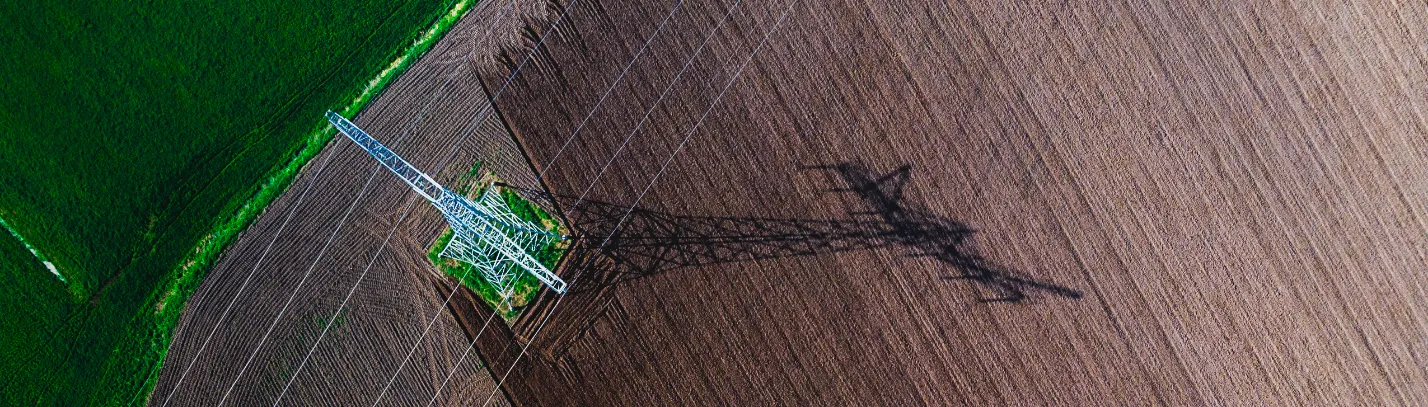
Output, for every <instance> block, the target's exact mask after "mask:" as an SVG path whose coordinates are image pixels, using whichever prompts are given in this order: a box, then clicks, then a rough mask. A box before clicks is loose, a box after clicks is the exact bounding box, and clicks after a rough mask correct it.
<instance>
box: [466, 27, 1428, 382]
mask: <svg viewBox="0 0 1428 407" xmlns="http://www.w3.org/2000/svg"><path fill="white" fill-rule="evenodd" d="M733 3H734V2H733V1H732V0H726V1H715V2H689V3H688V4H685V5H684V6H683V9H682V10H681V11H680V12H679V14H678V15H677V17H675V19H674V20H673V22H672V23H671V25H670V26H669V27H667V28H666V31H665V32H664V33H662V34H661V36H660V37H658V38H656V39H655V40H654V42H653V43H652V45H651V47H650V51H649V54H648V55H646V56H645V57H644V59H643V60H641V61H640V62H638V63H637V64H636V65H635V67H634V68H633V69H632V70H631V72H630V74H629V75H628V76H627V77H625V78H624V80H623V82H621V83H620V84H619V85H618V86H617V87H616V88H615V92H614V94H613V95H612V96H611V97H610V98H609V100H607V101H606V102H604V104H603V105H602V106H601V108H600V110H599V111H597V113H596V115H595V116H594V118H593V120H591V122H590V124H589V125H588V126H587V127H586V128H585V129H584V130H583V132H582V134H581V136H580V137H579V138H578V139H576V141H575V142H574V143H573V144H572V145H571V146H570V147H569V148H567V149H565V150H563V151H562V150H560V149H561V146H562V144H563V143H564V142H565V140H566V138H567V137H568V136H569V134H570V133H571V132H572V130H573V129H574V128H575V127H576V126H577V124H578V123H579V122H580V121H581V119H582V118H583V117H584V116H585V114H586V113H587V112H588V111H590V109H591V108H592V106H594V105H595V104H596V101H597V100H598V99H599V97H600V94H601V91H602V90H603V89H604V88H605V87H606V86H607V85H608V84H609V83H611V82H612V81H613V80H614V78H615V77H616V76H617V74H618V73H619V71H620V69H621V67H623V65H624V64H625V62H627V61H628V60H629V59H630V57H631V56H632V55H633V54H634V53H635V52H636V50H637V49H639V47H640V45H641V43H642V41H643V40H644V38H645V37H646V36H647V35H649V33H650V32H652V31H653V30H654V29H655V26H656V24H657V23H658V22H659V21H660V19H662V18H663V16H664V15H665V12H666V10H667V9H668V8H669V7H670V5H671V4H672V2H661V1H635V2H628V1H626V2H603V1H598V0H586V1H581V2H580V4H578V5H577V6H576V7H575V11H573V12H572V13H571V16H572V20H571V22H570V25H569V26H568V27H566V28H564V31H563V32H560V33H559V35H556V36H555V37H554V38H553V40H551V41H550V42H548V43H547V45H549V47H548V48H546V49H545V50H544V51H543V52H542V53H541V59H540V60H538V61H537V62H538V63H537V64H536V65H535V69H531V70H527V71H526V72H524V73H523V74H522V76H520V78H519V80H518V81H517V83H516V86H515V87H514V88H513V89H512V90H511V92H513V93H512V94H510V95H508V96H509V97H507V96H503V97H502V98H500V99H499V100H497V105H498V106H499V107H500V108H501V110H502V112H503V113H504V114H505V115H506V118H507V119H508V121H509V125H510V126H511V128H512V129H513V130H514V132H515V133H516V134H517V136H518V138H519V139H520V140H521V141H522V143H523V144H524V145H525V146H526V147H527V152H528V153H529V155H530V156H531V158H532V160H533V162H534V163H535V164H536V167H537V168H540V167H544V166H546V165H551V166H552V169H551V171H550V172H549V173H548V174H547V176H548V180H547V181H548V183H549V185H550V186H551V188H552V189H553V191H554V192H555V193H557V194H561V195H570V196H579V195H581V193H582V191H584V190H585V189H586V188H587V186H589V185H591V184H592V182H593V183H594V188H593V192H591V195H590V196H591V197H594V198H598V199H600V200H602V201H609V202H613V203H616V204H630V203H633V202H634V201H635V199H636V197H637V196H638V195H639V192H640V190H641V189H642V188H644V186H645V185H646V184H647V183H649V182H650V181H651V179H652V178H653V177H654V174H655V173H656V172H658V170H659V168H660V166H661V164H662V163H663V161H664V160H665V158H666V157H668V156H669V155H670V154H671V151H673V150H674V148H675V146H676V145H677V144H678V143H679V141H680V139H681V137H682V136H683V134H684V132H685V131H686V130H687V129H688V128H690V126H693V125H694V124H695V121H696V119H697V118H698V117H699V115H700V113H701V112H703V110H704V109H705V108H706V107H707V106H709V105H710V103H711V102H712V101H713V100H714V98H715V96H716V95H717V94H718V92H719V88H720V87H721V86H722V84H723V83H724V81H725V80H727V79H728V77H729V75H730V74H731V73H732V72H733V71H734V70H735V67H736V66H737V65H738V63H739V62H740V61H741V60H742V58H744V57H745V56H747V55H748V53H749V52H750V50H751V49H752V48H753V47H754V46H755V44H757V43H758V42H759V40H760V39H761V38H762V37H763V35H764V33H766V32H768V30H769V29H770V28H771V27H772V25H773V22H774V21H775V20H776V18H777V17H778V13H779V12H780V11H781V10H782V9H783V8H784V6H785V4H787V3H784V2H782V1H779V0H749V1H745V2H742V3H741V4H739V5H738V6H737V8H735V9H734V13H733V17H732V18H731V20H730V22H729V23H726V24H725V26H724V27H722V28H721V29H720V30H719V31H717V32H716V34H715V36H714V37H713V39H712V40H711V42H710V44H709V46H708V48H707V49H706V50H704V52H703V53H702V54H701V55H700V56H699V58H698V59H697V60H695V62H694V63H693V64H692V65H691V68H690V69H691V71H690V72H689V73H687V74H685V75H684V78H683V80H682V81H680V82H679V83H678V84H676V85H675V86H674V87H673V88H672V91H671V92H670V93H669V95H668V96H667V97H666V98H665V100H663V101H661V102H658V105H657V106H655V104H656V100H657V99H658V98H659V96H660V93H661V91H662V90H663V88H664V86H665V84H666V83H668V82H669V81H670V79H671V78H672V77H674V76H675V75H676V74H677V72H678V71H679V69H680V67H681V65H682V64H683V61H684V58H686V57H687V56H689V55H691V54H692V53H694V51H695V49H696V47H697V46H698V44H699V43H700V41H701V40H702V39H703V37H704V35H705V33H706V32H708V30H710V29H711V28H712V27H713V26H714V25H715V23H716V22H717V21H718V20H719V18H720V17H721V16H722V15H723V13H724V10H725V9H727V8H728V7H730V6H731V5H732V4H733ZM1166 3H1168V2H1152V3H1149V4H1142V3H1141V2H1110V3H1104V4H1102V3H1097V4H1077V3H1076V2H1072V3H1065V2H1031V3H1025V2H1010V3H1009V2H980V1H970V2H955V1H954V2H931V3H929V2H920V1H896V0H895V1H838V0H834V1H806V2H803V3H801V4H799V5H798V6H797V7H796V9H795V11H794V12H793V13H792V15H791V17H790V18H789V20H788V22H787V23H786V25H785V26H784V27H783V28H782V29H780V30H779V31H778V32H776V33H774V34H773V38H772V39H771V41H770V43H769V45H768V46H767V48H765V49H764V50H762V51H761V52H760V54H759V55H758V56H757V57H756V58H755V59H754V62H753V63H752V65H751V66H750V67H749V69H748V70H747V71H746V72H744V74H743V77H742V79H741V80H740V81H739V82H737V83H736V84H735V85H734V87H733V89H732V90H731V91H730V94H729V95H728V96H727V97H725V98H724V99H723V100H722V101H721V102H720V104H719V105H718V106H716V107H715V108H714V110H713V111H712V113H711V114H710V116H709V117H708V119H707V120H706V121H704V122H703V123H702V125H701V127H700V128H699V129H698V130H697V132H696V133H695V135H694V139H693V141H691V142H690V143H689V144H688V146H687V148H686V149H685V150H684V151H682V152H681V153H679V156H678V157H677V158H676V160H675V161H674V163H673V165H672V166H671V167H670V168H669V170H668V171H666V172H664V173H663V175H662V177H661V178H659V179H658V182H657V183H656V184H655V185H654V187H653V189H652V190H651V192H650V193H649V194H648V195H647V196H645V197H644V198H643V200H642V202H641V203H640V206H641V207H644V208H647V209H649V210H653V211H660V212H663V213H674V214H682V215H690V216H696V215H697V216H727V217H751V218H759V217H762V218H780V219H833V220H836V219H848V218H850V217H856V216H864V215H856V214H851V213H853V212H860V211H869V210H873V209H870V207H869V205H870V203H869V201H868V200H867V199H862V198H860V197H858V196H854V194H850V193H848V192H829V191H827V190H829V189H832V188H847V187H848V186H849V185H848V184H847V183H846V180H845V179H842V178H840V177H839V176H837V174H833V172H835V171H833V170H832V169H829V168H822V169H818V168H811V166H817V165H829V164H837V163H847V162H861V163H862V164H863V165H865V166H866V167H867V168H869V169H870V170H872V171H874V172H878V173H893V171H894V170H895V169H897V168H899V167H901V166H903V165H910V171H908V172H907V174H908V178H907V182H906V184H905V187H904V188H903V189H902V202H904V205H907V206H908V207H916V208H918V209H917V210H919V211H923V212H920V213H921V214H922V215H925V216H930V217H935V218H938V219H947V220H955V221H957V222H961V223H963V224H965V225H966V226H969V227H971V228H974V229H976V230H978V232H976V233H975V234H973V235H971V237H970V238H969V241H968V242H966V245H967V246H966V250H967V251H968V252H969V253H975V254H977V255H980V256H981V258H982V259H985V260H986V261H987V262H990V263H995V264H997V265H999V267H1002V268H1004V269H1005V270H1010V271H1014V272H1016V273H1019V274H1018V275H1022V276H1025V277H1027V278H1030V279H1034V280H1035V281H1040V282H1045V283H1049V284H1055V285H1059V286H1064V287H1066V288H1068V289H1071V290H1075V291H1077V292H1079V293H1080V294H1081V296H1080V298H1079V299H1077V298H1072V297H1071V296H1067V295H1060V294H1057V293H1055V292H1052V291H1049V290H1042V289H1034V288H1031V289H1027V290H1025V294H1026V295H1027V297H1026V298H1025V300H1024V301H1021V302H1011V303H1008V302H993V303H988V302H981V301H979V299H986V298H988V297H994V296H997V295H998V293H997V290H996V287H997V286H996V285H995V284H985V283H979V281H977V280H975V279H959V278H956V277H959V276H964V275H965V274H966V273H968V272H969V271H968V270H967V268H968V266H967V265H965V264H964V265H958V264H955V262H953V261H948V260H946V259H944V258H940V257H936V256H929V255H927V253H918V252H917V251H915V250H912V249H909V248H907V247H903V246H899V245H892V246H888V247H880V248H873V249H867V250H850V251H841V252H836V253H823V254H814V255H805V256H785V257H778V258H765V259H758V260H749V261H735V262H726V263H718V264H705V265H699V266H695V267H683V268H673V269H671V270H667V271H664V272H662V273H657V274H652V275H648V276H645V277H642V278H635V279H630V280H627V281H624V282H622V283H619V284H615V285H613V286H606V287H604V289H603V290H602V289H598V287H597V288H591V283H590V282H589V281H586V282H583V283H581V282H578V283H577V286H581V285H582V284H584V287H586V290H585V291H581V292H577V293H575V294H571V295H568V296H567V298H566V299H565V300H563V304H562V305H560V306H559V307H556V308H550V307H551V304H553V301H552V299H551V298H547V299H546V302H545V304H547V308H546V312H552V311H551V310H552V309H553V314H551V315H552V317H551V319H550V321H549V324H548V325H547V327H546V331H544V332H542V333H540V334H539V335H538V336H534V338H535V342H534V345H532V347H531V348H530V350H531V352H530V355H527V356H526V357H525V358H524V359H521V360H520V361H519V364H518V365H517V366H515V368H514V369H510V371H511V372H512V373H511V375H510V377H509V378H507V380H506V381H505V382H504V384H503V386H504V387H505V388H506V389H507V390H508V392H509V393H510V397H511V400H512V401H513V402H515V403H516V404H520V405H667V404H692V405H721V404H732V405H767V404H785V403H788V404H815V405H825V404H826V405H858V404H883V405H911V404H935V405H962V404H966V405H988V404H991V405H1049V404H1050V405H1144V404H1174V405H1187V404H1190V405H1194V404H1216V405H1262V404H1289V405H1294V404H1297V405H1346V404H1397V405H1422V404H1424V403H1428V374H1425V370H1424V366H1428V356H1425V352H1424V349H1428V339H1425V338H1428V336H1425V335H1424V332H1425V331H1428V324H1425V322H1428V314H1425V312H1424V311H1425V310H1424V304H1428V291H1425V288H1424V282H1425V278H1424V277H1423V276H1424V274H1423V270H1424V260H1425V253H1428V239H1425V235H1428V228H1425V226H1426V225H1425V223H1424V221H1423V219H1425V216H1428V213H1425V204H1428V172H1424V171H1422V170H1421V168H1424V167H1425V164H1428V141H1425V137H1424V136H1425V133H1428V132H1425V130H1428V122H1425V114H1424V111H1425V107H1428V100H1425V98H1428V92H1425V89H1428V88H1425V85H1428V69H1425V68H1428V65H1425V55H1428V10H1425V8H1424V7H1423V5H1422V4H1415V5H1408V4H1399V5H1398V6H1396V7H1391V6H1388V5H1351V4H1335V5H1315V4H1305V5H1296V4H1285V3H1270V2H1235V3H1234V4H1235V5H1233V6H1226V5H1222V4H1219V3H1206V4H1196V5H1176V4H1166ZM552 7H554V6H552ZM503 74H504V72H491V73H488V74H487V75H486V76H485V78H486V80H487V82H488V83H491V82H494V81H496V80H498V78H500V77H503ZM651 106H654V109H653V111H652V114H651V116H650V121H649V123H648V124H646V125H644V127H643V129H642V130H641V131H640V132H638V133H636V134H635V136H634V137H633V138H632V139H631V141H630V142H629V143H628V144H627V145H624V147H623V150H622V152H621V153H620V155H619V156H618V157H617V158H616V159H615V160H614V161H613V164H610V165H609V167H608V170H607V171H606V172H605V173H604V174H603V175H600V176H599V179H598V181H597V180H596V178H597V174H601V170H602V168H605V167H606V165H607V162H609V160H610V159H611V156H612V154H613V153H614V152H615V151H616V150H620V149H621V145H622V142H623V141H624V140H625V136H626V135H627V134H629V132H630V130H631V129H632V128H633V127H634V126H635V123H636V122H637V121H638V120H639V119H640V117H641V116H642V115H643V114H644V113H645V111H646V110H647V109H650V108H651ZM557 151H560V155H559V157H558V158H557V157H556V153H557ZM571 214H572V217H573V218H575V222H576V223H577V224H579V223H581V222H582V221H581V220H580V219H579V211H571ZM1010 271H1009V272H1010ZM562 273H563V274H564V275H565V276H566V278H567V279H569V278H573V277H574V276H575V275H576V274H578V273H579V271H578V270H573V269H570V268H567V269H566V270H563V271H562ZM600 310H603V312H602V313H599V314H598V318H597V319H595V320H594V322H593V323H590V319H591V318H592V316H593V315H597V314H596V312H597V311H600ZM538 326H539V323H538V319H532V318H529V317H528V318H527V319H526V320H524V321H522V323H521V325H518V327H517V331H518V332H522V334H521V335H517V337H519V338H520V340H515V341H513V340H511V338H509V337H508V338H503V339H488V338H490V337H485V338H483V339H482V341H481V344H480V346H479V349H480V351H481V353H482V354H483V355H484V357H485V358H486V359H487V360H488V361H489V362H491V363H492V365H493V366H494V368H495V369H494V370H495V372H496V374H497V377H500V375H501V373H503V372H505V371H506V370H507V369H509V368H510V365H511V363H513V362H514V360H515V359H516V357H517V355H519V354H520V353H519V351H520V348H519V346H520V345H521V344H522V343H524V342H523V341H524V340H528V339H530V338H532V335H534V333H535V332H536V328H537V327H538ZM584 327H588V330H584V331H581V329H583V328H584ZM480 401H481V399H477V400H472V401H470V402H473V403H479V402H480Z"/></svg>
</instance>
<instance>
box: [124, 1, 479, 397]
mask: <svg viewBox="0 0 1428 407" xmlns="http://www.w3.org/2000/svg"><path fill="white" fill-rule="evenodd" d="M475 2H476V0H460V1H458V2H456V4H454V5H453V6H452V7H451V9H450V10H449V11H447V13H446V14H445V15H443V16H442V17H441V18H440V19H438V20H437V21H436V22H435V23H434V24H432V25H431V26H430V27H429V28H427V29H426V30H425V31H424V33H423V34H422V35H421V36H418V37H417V39H416V40H414V41H413V42H412V44H411V45H408V46H407V48H406V50H405V51H404V52H402V54H401V56H399V57H397V58H396V59H394V60H393V61H392V62H391V63H390V64H388V66H387V68H385V69H383V70H382V72H380V73H379V74H378V75H377V76H376V77H374V78H372V80H370V81H368V82H367V86H366V87H365V88H364V89H363V90H362V93H361V94H359V95H358V96H357V97H356V98H354V99H353V100H352V101H351V102H350V103H349V104H348V105H347V106H346V107H344V108H342V109H341V110H340V112H341V113H342V114H343V115H344V116H347V117H354V116H356V114H357V113H358V112H361V110H362V109H363V108H364V107H366V105H367V104H368V103H370V102H371V101H372V99H373V98H375V97H376V96H377V95H378V94H380V93H381V92H382V91H383V90H385V89H386V87H387V86H388V85H390V84H391V82H392V81H393V80H395V79H396V78H397V77H399V76H401V74H402V73H404V72H405V71H406V70H407V68H410V67H411V65H412V64H414V63H415V62H416V61H417V60H419V59H420V58H421V57H422V56H423V55H425V54H426V52H427V51H430V50H431V48H432V47H433V46H434V45H435V44H436V42H437V41H438V40H440V39H441V37H442V36H443V35H445V34H446V32H447V31H450V29H451V28H452V27H454V26H455V25H456V23H457V22H458V21H460V19H461V16H463V15H465V13H466V12H467V11H469V10H470V5H471V4H473V3H475ZM335 134H336V130H335V129H334V128H333V127H332V125H331V124H323V125H321V126H320V127H319V128H317V129H314V130H313V131H311V132H309V133H308V136H306V139H307V142H306V143H305V145H304V146H303V148H302V149H301V150H299V151H298V153H297V155H295V156H294V157H293V159H292V160H291V161H289V162H288V163H287V165H285V166H283V167H282V168H280V169H278V170H277V171H274V173H273V174H272V175H271V176H269V177H268V180H267V182H265V183H263V186H262V187H260V188H259V190H258V191H257V192H256V193H255V194H254V195H253V197H252V198H250V199H248V201H247V202H245V203H244V204H243V206H242V207H240V208H239V209H238V213H237V214H235V215H234V216H231V217H228V219H227V220H226V221H224V222H222V223H220V224H218V226H217V227H215V228H214V229H213V230H212V231H210V232H209V233H207V234H206V235H205V237H204V238H203V239H202V240H200V241H199V243H198V244H197V245H195V246H194V248H193V250H192V251H191V252H190V255H189V256H187V257H185V258H184V260H183V261H181V262H180V266H179V268H178V269H177V270H174V272H173V273H171V275H177V276H178V277H177V278H175V279H173V280H171V282H170V283H169V284H168V287H167V288H166V289H165V290H162V291H159V292H161V293H163V294H162V298H155V300H157V301H151V302H150V303H151V304H156V305H155V308H156V314H157V315H156V316H157V318H155V319H154V321H155V322H156V324H155V325H156V328H157V329H155V330H154V332H157V333H159V335H160V336H159V337H156V338H153V340H152V341H150V346H151V347H152V350H153V351H154V352H155V353H157V354H158V356H159V359H158V360H159V361H160V362H159V363H155V364H154V366H153V367H152V368H151V369H150V373H149V375H148V378H147V379H145V381H144V384H143V386H142V387H141V388H140V389H141V390H140V393H139V394H136V395H135V397H134V399H133V401H131V402H130V403H129V404H131V405H132V404H134V402H137V401H139V399H140V397H142V396H145V395H150V394H152V393H153V389H154V386H155V385H157V384H158V383H157V382H158V373H159V371H160V370H161V369H162V368H163V363H162V361H163V360H165V359H166V358H167V356H168V347H169V343H170V341H171V340H172V338H173V332H172V330H173V328H174V327H175V326H176V325H177V323H178V319H179V316H180V312H181V311H182V309H183V304H184V303H186V302H187V301H188V298H189V297H190V296H191V295H192V294H193V292H194V291H195V290H196V289H197V288H198V284H199V282H200V281H201V280H202V278H203V276H204V275H205V274H206V273H207V271H208V268H209V267H211V266H212V265H213V264H214V263H215V262H216V261H217V260H218V258H219V256H220V255H222V253H223V251H224V249H227V248H228V246H229V245H231V244H232V243H233V242H234V241H236V240H237V238H238V236H239V235H240V234H241V233H242V232H243V230H245V229H246V228H247V227H248V226H249V225H251V224H252V223H253V221H255V220H257V218H258V216H260V215H262V214H263V212H265V211H266V210H267V208H268V206H269V205H271V204H272V203H273V202H274V201H276V200H277V198H278V197H279V196H281V195H282V193H283V192H284V191H286V190H287V188H288V187H289V186H291V185H292V184H293V183H294V182H295V181H296V180H297V175H298V174H299V173H300V172H301V170H302V168H303V167H305V166H306V165H307V164H308V163H309V162H311V161H312V159H313V158H316V157H317V155H318V153H321V152H322V149H323V148H324V147H326V145H327V144H328V143H329V142H331V141H332V139H333V136H334V135H335ZM146 401H147V398H146Z"/></svg>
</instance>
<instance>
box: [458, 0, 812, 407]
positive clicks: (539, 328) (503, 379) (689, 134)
mask: <svg viewBox="0 0 1428 407" xmlns="http://www.w3.org/2000/svg"><path fill="white" fill-rule="evenodd" d="M796 4H798V0H793V1H791V2H789V4H788V8H786V9H784V11H783V14H782V15H781V16H779V19H778V22H777V23H775V24H774V26H773V28H770V29H769V32H768V33H766V34H764V38H763V40H761V41H759V45H758V46H756V47H754V50H753V52H750V53H749V57H748V59H745V60H744V63H743V64H741V65H739V69H738V70H737V71H735V72H734V76H733V77H732V78H729V82H728V83H726V84H724V89H723V90H721V91H719V96H718V97H715V98H714V102H713V103H710V104H709V108H708V109H705V110H704V113H703V114H702V115H700V117H699V120H698V121H696V122H695V123H694V126H693V127H690V128H689V131H688V132H686V133H685V135H684V139H683V140H681V141H680V142H679V146H678V147H675V149H674V152H672V153H670V155H669V158H668V159H666V160H665V162H664V165H662V166H661V167H660V169H659V172H657V173H655V176H654V178H653V179H651V180H650V182H649V184H647V185H645V189H644V190H643V191H640V194H639V196H637V197H636V198H635V202H634V203H632V204H630V208H629V209H627V210H626V211H625V214H624V215H623V216H621V217H620V220H619V221H618V222H616V223H615V226H614V228H612V229H611V230H610V235H609V236H606V237H605V240H604V241H603V242H601V243H600V247H599V248H597V249H596V251H599V250H600V249H603V248H604V247H605V245H606V244H608V243H609V242H610V239H611V238H612V237H614V236H615V233H617V232H618V231H619V229H620V225H622V224H623V223H624V222H625V220H626V219H628V218H629V216H630V213H632V212H633V211H634V209H635V207H637V206H639V204H640V201H641V200H643V199H644V197H645V194H647V193H649V191H650V188H652V187H654V184H655V182H656V181H659V178H660V177H661V176H663V175H664V172H665V170H666V169H668V168H669V164H670V163H671V162H673V161H674V158H675V157H676V156H678V155H679V152H680V151H683V150H684V146H685V145H686V144H688V143H689V140H690V139H691V138H692V137H693V136H694V132H695V131H696V130H698V129H699V126H700V125H702V124H703V123H704V120H705V119H706V118H708V117H709V113H710V112H712V111H713V110H714V107H715V106H717V105H718V104H719V101H720V100H722V99H723V98H724V95H725V94H727V93H728V92H729V89H730V88H731V87H732V86H733V85H734V83H735V82H737V81H738V79H739V77H740V76H741V75H742V74H743V73H744V69H745V68H747V67H748V66H749V62H752V61H753V59H754V56H755V55H757V54H758V53H759V50H761V49H763V47H764V45H765V44H767V43H768V40H769V38H771V37H772V36H773V33H774V32H775V31H777V30H778V29H779V27H780V26H782V25H783V22H784V20H785V19H787V18H788V13H789V12H790V11H792V10H793V6H794V5H796ZM584 271H585V269H584V268H582V269H581V270H580V272H578V273H577V274H576V275H575V277H574V278H572V279H571V285H574V284H575V282H576V281H577V280H578V279H579V278H580V275H581V274H583V272H584ZM563 299H565V297H564V296H561V297H558V298H556V300H555V304H553V305H552V306H551V309H550V311H548V312H546V314H545V316H544V317H543V318H541V323H540V324H539V325H537V326H536V331H535V333H534V334H532V335H531V338H530V340H528V341H526V343H525V345H523V346H522V347H521V353H520V354H519V355H517V356H516V360H515V361H513V362H511V366H509V367H507V368H506V372H505V373H503V374H502V375H501V379H500V380H499V381H497V382H496V387H495V389H493V390H492V391H491V394H490V395H488V396H486V401H485V402H483V403H481V405H482V406H483V407H484V406H485V405H487V404H490V403H491V400H492V399H493V398H494V397H495V396H496V393H497V392H499V391H500V390H501V385H502V384H504V383H505V382H506V378H507V377H510V375H511V371H512V370H515V368H516V365H518V364H520V362H521V359H522V358H523V357H525V355H526V351H527V350H529V349H530V346H531V344H532V343H535V341H536V339H538V338H539V336H540V333H541V331H543V330H544V329H545V324H546V323H547V322H549V321H550V316H551V315H555V311H556V310H557V309H558V308H559V307H560V301H561V300H563Z"/></svg>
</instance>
